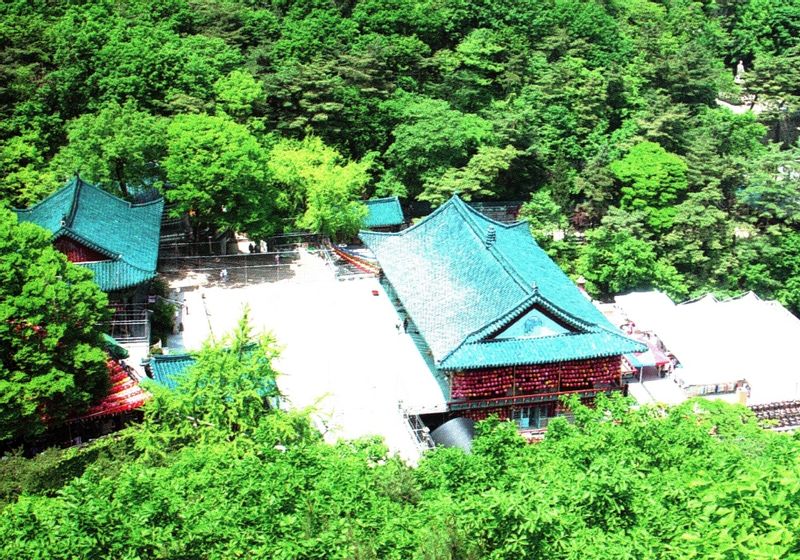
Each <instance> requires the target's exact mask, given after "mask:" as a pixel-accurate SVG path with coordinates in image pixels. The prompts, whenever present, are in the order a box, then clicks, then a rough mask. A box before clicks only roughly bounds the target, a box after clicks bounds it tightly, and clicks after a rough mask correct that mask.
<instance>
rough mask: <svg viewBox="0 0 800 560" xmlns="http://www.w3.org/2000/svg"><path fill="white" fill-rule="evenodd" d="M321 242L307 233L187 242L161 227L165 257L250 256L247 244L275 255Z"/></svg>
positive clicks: (227, 237)
mask: <svg viewBox="0 0 800 560" xmlns="http://www.w3.org/2000/svg"><path fill="white" fill-rule="evenodd" d="M320 242H321V239H320V236H319V235H318V234H315V233H308V232H297V233H286V234H282V235H276V236H273V237H269V238H267V239H264V240H255V241H253V240H250V239H247V238H240V239H236V238H234V237H233V236H215V237H211V236H209V237H208V238H207V239H204V240H203V241H187V240H185V238H181V237H180V235H178V236H175V235H173V234H170V233H166V232H165V231H164V229H163V226H162V235H161V243H160V244H159V254H160V255H161V256H162V257H163V258H173V257H209V256H220V257H221V256H227V255H247V254H250V253H246V252H244V251H245V250H246V249H247V247H246V246H247V245H252V246H253V247H254V248H255V249H256V250H257V251H263V252H264V253H266V252H272V253H275V252H283V251H286V250H290V249H294V248H296V247H297V246H298V245H300V244H305V245H310V246H317V245H319V243H320ZM240 247H242V248H241V249H240ZM240 251H241V252H240ZM255 254H259V253H255ZM262 254H263V253H262Z"/></svg>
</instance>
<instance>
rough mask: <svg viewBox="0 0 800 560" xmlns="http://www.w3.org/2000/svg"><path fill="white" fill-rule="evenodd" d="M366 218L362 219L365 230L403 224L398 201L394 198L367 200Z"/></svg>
mask: <svg viewBox="0 0 800 560" xmlns="http://www.w3.org/2000/svg"><path fill="white" fill-rule="evenodd" d="M364 204H366V205H367V210H368V213H367V217H366V218H364V224H363V225H364V227H365V228H377V227H390V226H399V225H402V224H403V223H404V222H405V218H404V217H403V209H402V208H401V206H400V200H399V199H398V198H397V197H396V196H389V197H386V198H373V199H370V200H367V201H366V202H365V203H364Z"/></svg>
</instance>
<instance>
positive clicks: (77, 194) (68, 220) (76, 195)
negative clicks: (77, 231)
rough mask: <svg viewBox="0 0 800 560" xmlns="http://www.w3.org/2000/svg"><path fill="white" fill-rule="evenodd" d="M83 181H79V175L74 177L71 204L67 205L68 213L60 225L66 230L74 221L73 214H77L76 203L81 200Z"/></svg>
mask: <svg viewBox="0 0 800 560" xmlns="http://www.w3.org/2000/svg"><path fill="white" fill-rule="evenodd" d="M84 184H85V183H84V181H83V179H81V177H80V175H77V174H76V175H75V190H74V191H72V202H71V203H70V205H69V212H68V213H67V215H66V216H64V218H63V219H62V221H61V223H62V225H63V226H65V227H67V228H71V227H72V222H73V221H75V214H77V213H78V201H79V200H80V198H81V190H82V189H83V185H84Z"/></svg>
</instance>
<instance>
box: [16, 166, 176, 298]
mask: <svg viewBox="0 0 800 560" xmlns="http://www.w3.org/2000/svg"><path fill="white" fill-rule="evenodd" d="M163 210H164V200H163V199H162V198H159V199H157V200H153V201H151V202H145V203H139V204H134V203H130V202H127V201H125V200H122V199H120V198H117V197H116V196H114V195H112V194H110V193H108V192H106V191H104V190H102V189H101V188H99V187H96V186H94V185H91V184H89V183H86V182H85V181H83V180H82V179H81V178H80V177H74V178H72V179H71V180H70V181H69V183H67V185H66V186H65V187H63V188H62V189H60V190H58V191H56V192H55V193H53V194H52V195H50V196H49V197H47V198H45V199H44V200H42V201H41V202H39V203H38V204H35V205H34V206H31V207H30V208H27V209H25V210H17V211H16V212H17V216H18V218H19V221H20V222H31V223H34V224H37V225H39V226H41V227H43V228H45V229H47V230H49V231H50V232H51V233H52V234H53V240H55V239H58V238H60V237H69V238H70V239H72V240H74V241H76V242H78V243H80V244H82V245H85V246H87V247H89V248H90V249H93V250H95V251H97V252H98V253H100V254H102V255H104V256H106V257H108V260H103V261H97V262H87V263H76V264H79V265H81V266H85V267H86V268H89V269H91V270H92V271H93V272H94V275H95V282H97V284H98V285H99V286H100V288H101V289H103V290H105V291H113V290H121V289H124V288H128V287H131V286H136V285H138V284H141V283H142V282H145V281H147V280H149V279H151V278H152V277H153V276H155V271H156V264H157V260H158V243H159V236H160V233H161V215H162V213H163Z"/></svg>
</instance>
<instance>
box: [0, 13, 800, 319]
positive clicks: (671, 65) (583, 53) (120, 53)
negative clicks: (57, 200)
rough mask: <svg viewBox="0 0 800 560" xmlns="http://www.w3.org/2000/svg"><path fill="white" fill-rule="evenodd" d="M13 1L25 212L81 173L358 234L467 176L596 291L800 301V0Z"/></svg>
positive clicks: (7, 122) (10, 29) (2, 131)
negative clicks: (373, 215) (510, 207)
mask: <svg viewBox="0 0 800 560" xmlns="http://www.w3.org/2000/svg"><path fill="white" fill-rule="evenodd" d="M0 18H1V19H0V44H2V53H3V54H2V59H0V198H2V200H3V201H5V202H6V203H8V204H10V205H12V206H16V207H24V206H27V205H29V204H32V203H34V202H36V201H38V200H40V199H41V198H42V197H43V196H44V195H46V194H48V193H50V192H52V191H53V190H55V189H57V188H58V187H59V186H60V185H63V184H64V181H65V180H67V179H68V178H69V177H70V176H71V175H73V174H75V173H76V172H78V173H80V175H81V177H83V178H84V179H86V180H89V181H91V182H95V183H99V184H101V185H103V186H104V187H105V188H107V189H109V190H112V191H115V192H117V193H121V194H123V195H124V196H127V197H135V196H137V193H141V192H142V190H143V189H148V188H153V187H155V188H158V189H161V190H163V192H164V194H165V196H166V197H167V199H168V201H169V202H170V204H171V211H172V212H174V213H182V212H188V213H189V214H190V216H191V217H192V220H193V221H194V222H195V225H196V226H197V227H211V228H214V229H217V230H220V229H234V230H237V231H242V232H246V233H248V234H250V235H252V236H255V237H259V236H261V237H263V236H267V235H270V234H273V233H276V232H281V231H286V230H296V229H303V230H314V231H320V232H322V233H325V234H328V235H332V236H335V237H343V238H347V237H348V236H352V235H353V233H354V232H355V231H356V230H357V229H358V227H359V224H360V221H361V219H362V218H363V215H364V209H363V205H361V204H360V203H359V202H358V201H359V200H362V199H364V198H367V197H370V196H384V195H390V194H396V195H399V196H401V197H402V200H403V201H404V202H405V203H407V204H408V203H412V202H423V203H427V204H430V205H431V206H434V207H435V206H436V205H438V204H440V203H441V202H443V201H444V200H446V199H447V198H448V197H449V196H451V195H452V194H453V193H456V192H457V193H459V194H460V196H462V197H463V198H465V199H468V200H469V199H471V200H483V201H490V200H505V201H524V202H525V203H526V204H525V207H524V209H523V212H522V216H523V217H525V218H527V219H529V220H530V222H531V226H532V228H533V230H534V233H535V234H536V235H537V237H538V239H539V240H540V242H541V243H542V244H543V245H544V246H546V247H547V249H548V251H549V252H551V254H552V255H553V256H554V257H555V258H556V259H557V261H558V262H559V264H561V266H562V267H563V268H565V269H566V270H567V271H568V272H569V273H570V274H572V275H574V276H578V275H583V276H584V277H585V278H586V279H587V281H588V284H587V285H588V288H589V290H590V292H591V293H592V294H593V295H595V296H596V297H601V298H602V297H609V296H611V295H613V294H615V293H619V292H622V291H625V290H631V289H637V288H647V287H656V288H659V289H662V290H664V291H666V292H667V293H669V294H670V295H671V296H673V297H674V298H676V299H682V298H687V297H692V296H696V295H698V294H702V293H705V292H708V291H711V292H715V293H718V294H730V293H739V292H742V291H745V290H754V291H755V292H756V293H758V294H759V295H760V296H761V297H763V298H776V299H778V300H780V301H781V302H782V303H783V304H784V305H787V306H788V307H789V308H790V309H792V310H793V311H795V312H798V311H799V310H800V281H799V280H798V278H800V233H798V231H797V224H798V219H800V200H799V199H798V181H799V180H800V151H799V150H800V149H799V148H798V145H797V137H798V124H800V112H799V111H800V85H799V84H800V40H799V39H798V37H800V3H799V2H798V1H797V0H751V1H733V0H719V1H711V0H709V1H703V2H700V1H689V0H669V1H646V0H611V1H607V2H600V1H589V2H585V1H581V0H515V1H512V2H494V1H486V0H415V1H411V0H363V1H356V0H304V1H297V2H293V1H289V0H274V1H272V2H263V1H248V0H243V1H232V0H161V1H146V0H122V1H120V0H113V1H112V0H100V1H92V2H81V1H70V2H46V1H44V0H34V1H27V0H13V1H9V2H4V3H3V5H2V7H0ZM739 61H741V64H742V68H743V69H744V72H743V74H742V75H741V76H740V79H734V78H735V74H736V67H737V65H738V63H739ZM718 103H728V104H732V105H734V106H737V107H739V108H740V109H741V111H736V112H734V111H730V110H728V109H727V108H723V107H719V106H718ZM748 108H752V109H753V110H748ZM554 232H556V235H554Z"/></svg>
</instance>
